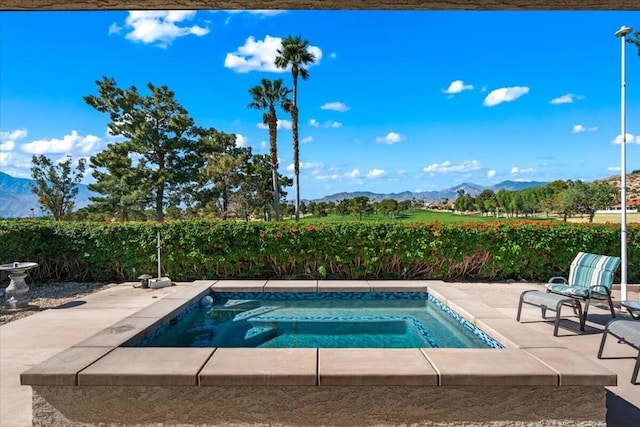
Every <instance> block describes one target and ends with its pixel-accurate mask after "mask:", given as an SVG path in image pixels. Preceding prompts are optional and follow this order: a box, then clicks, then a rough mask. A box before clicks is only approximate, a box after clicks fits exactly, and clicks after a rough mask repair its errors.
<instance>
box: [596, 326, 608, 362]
mask: <svg viewBox="0 0 640 427" xmlns="http://www.w3.org/2000/svg"><path fill="white" fill-rule="evenodd" d="M607 335H609V329H608V328H606V327H605V328H604V332H603V333H602V340H600V348H599V349H598V359H602V350H604V343H605V341H606V340H607Z"/></svg>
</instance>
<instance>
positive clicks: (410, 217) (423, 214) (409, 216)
mask: <svg viewBox="0 0 640 427" xmlns="http://www.w3.org/2000/svg"><path fill="white" fill-rule="evenodd" d="M284 220H285V221H293V219H290V218H285V219H284ZM345 221H351V222H352V221H362V222H385V221H389V222H396V221H400V222H434V221H439V222H440V223H443V224H444V223H456V222H470V221H475V222H480V221H489V222H491V221H495V218H494V217H491V216H478V215H459V214H456V213H451V212H434V211H426V210H422V209H411V210H408V211H405V212H402V213H401V214H398V215H396V216H395V219H394V218H391V217H385V216H384V215H381V214H371V215H365V216H363V217H362V219H358V218H356V217H355V216H353V215H347V216H344V217H343V216H340V215H336V214H329V215H327V216H324V217H314V216H306V217H302V218H300V223H302V224H314V223H319V222H345Z"/></svg>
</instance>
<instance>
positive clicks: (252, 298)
mask: <svg viewBox="0 0 640 427" xmlns="http://www.w3.org/2000/svg"><path fill="white" fill-rule="evenodd" d="M211 297H212V298H213V301H212V304H211V298H208V297H205V298H203V299H202V300H201V301H200V302H198V303H197V304H193V305H192V306H191V307H190V308H189V309H187V310H185V312H184V313H183V314H182V316H180V318H178V319H177V320H176V321H174V322H172V324H171V325H170V326H168V327H165V328H161V329H160V330H158V331H157V332H156V333H155V334H153V335H152V336H151V337H149V338H148V339H146V340H144V341H143V342H142V343H140V344H139V345H140V346H150V347H263V348H267V347H270V348H434V347H439V348H489V347H494V348H498V347H502V346H501V345H500V344H499V343H497V342H496V341H495V340H493V339H492V338H491V337H489V336H488V335H486V334H485V333H484V332H482V331H480V330H479V329H477V328H476V327H475V326H473V325H472V324H470V323H469V322H468V321H466V320H465V319H464V318H462V317H461V316H459V315H458V314H456V313H455V312H453V311H452V310H451V309H450V308H448V307H446V306H445V305H444V304H442V303H441V302H440V301H438V300H437V299H435V298H433V297H432V296H431V295H429V294H427V293H424V292H363V293H348V292H344V293H337V292H326V293H290V292H286V293H280V292H278V293H275V292H274V293H266V292H265V293H218V292H216V293H213V294H211Z"/></svg>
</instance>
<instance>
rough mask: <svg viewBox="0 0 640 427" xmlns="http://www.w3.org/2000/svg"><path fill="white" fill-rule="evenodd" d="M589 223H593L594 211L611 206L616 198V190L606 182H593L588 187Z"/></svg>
mask: <svg viewBox="0 0 640 427" xmlns="http://www.w3.org/2000/svg"><path fill="white" fill-rule="evenodd" d="M589 193H590V194H589V196H590V197H589V199H590V204H589V206H588V209H589V222H593V218H594V216H595V214H596V211H597V210H599V209H604V208H606V207H607V206H611V204H613V203H614V202H615V200H616V198H617V197H618V194H617V193H618V190H617V188H616V187H614V186H613V185H611V184H609V183H608V182H603V181H594V182H592V183H591V184H590V185H589Z"/></svg>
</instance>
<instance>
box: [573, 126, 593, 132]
mask: <svg viewBox="0 0 640 427" xmlns="http://www.w3.org/2000/svg"><path fill="white" fill-rule="evenodd" d="M597 130H598V126H591V127H589V128H586V127H584V126H582V125H574V126H573V128H572V129H571V133H583V132H595V131H597Z"/></svg>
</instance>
